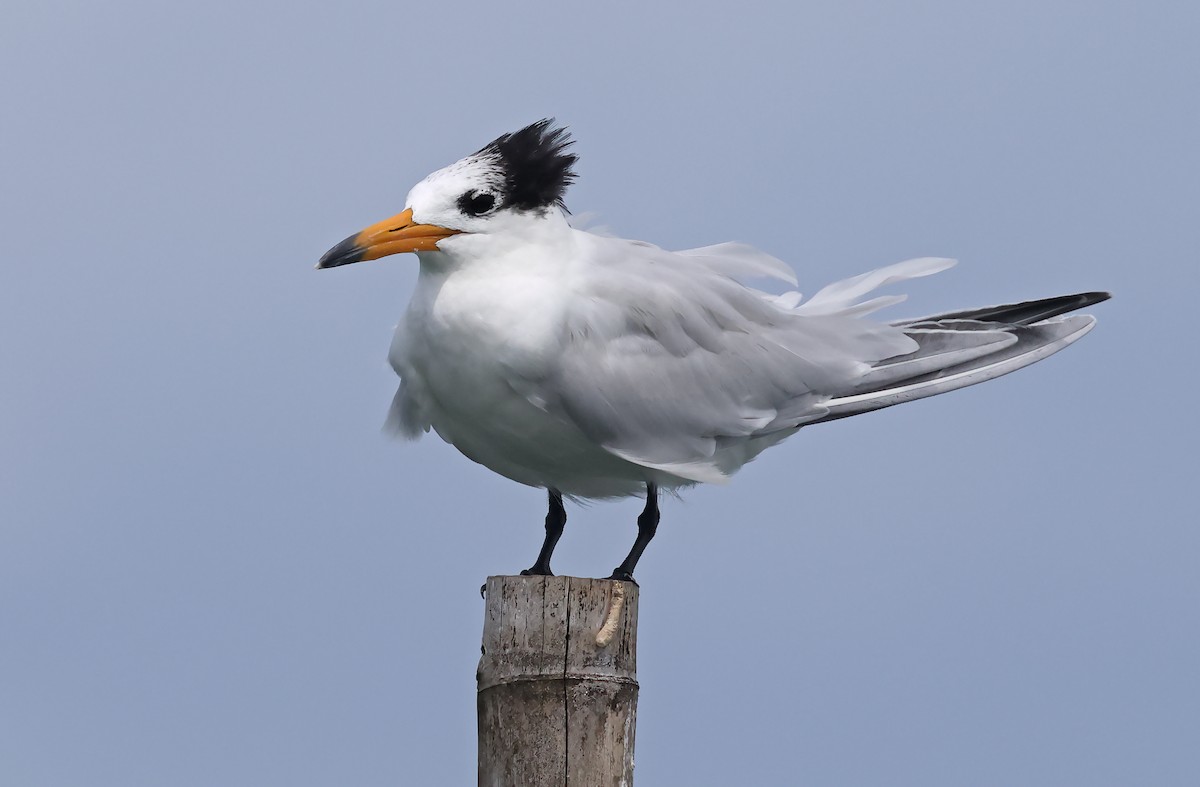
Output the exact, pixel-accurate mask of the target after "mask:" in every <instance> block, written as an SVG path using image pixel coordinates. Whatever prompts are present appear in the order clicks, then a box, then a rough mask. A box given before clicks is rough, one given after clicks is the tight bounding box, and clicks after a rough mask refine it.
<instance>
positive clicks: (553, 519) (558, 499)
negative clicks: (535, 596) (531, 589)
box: [521, 489, 567, 577]
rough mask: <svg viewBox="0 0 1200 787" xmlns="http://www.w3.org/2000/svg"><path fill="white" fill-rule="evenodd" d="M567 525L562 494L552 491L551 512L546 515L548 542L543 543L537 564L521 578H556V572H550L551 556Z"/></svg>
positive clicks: (525, 571)
mask: <svg viewBox="0 0 1200 787" xmlns="http://www.w3.org/2000/svg"><path fill="white" fill-rule="evenodd" d="M566 524H567V509H565V508H563V503H562V494H561V493H560V492H559V491H558V490H557V489H551V490H550V511H549V512H547V514H546V540H545V541H544V542H542V551H541V552H538V556H537V562H536V563H534V564H533V567H532V568H527V569H525V570H524V571H522V572H521V576H524V577H528V576H544V577H552V576H554V572H553V571H551V570H550V556H551V555H553V554H554V547H555V545H556V544H558V539H560V538H561V537H562V533H563V526H564V525H566Z"/></svg>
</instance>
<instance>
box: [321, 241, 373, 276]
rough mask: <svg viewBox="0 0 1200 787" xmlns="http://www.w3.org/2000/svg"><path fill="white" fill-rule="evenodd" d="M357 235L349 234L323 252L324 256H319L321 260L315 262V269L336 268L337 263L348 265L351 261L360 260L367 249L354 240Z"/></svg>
mask: <svg viewBox="0 0 1200 787" xmlns="http://www.w3.org/2000/svg"><path fill="white" fill-rule="evenodd" d="M357 237H358V236H357V235H351V236H350V237H349V238H346V239H345V240H344V241H342V242H341V243H339V244H338V245H336V246H334V247H333V248H332V249H330V250H329V251H327V252H325V256H323V257H321V261H320V262H318V263H317V269H318V270H320V269H322V268H336V267H337V266H339V265H349V264H350V263H352V262H360V261H361V260H362V258H363V255H364V254H366V252H367V250H366V249H365V248H363V247H362V246H359V245H358V244H357V243H355V242H354V240H355V238H357Z"/></svg>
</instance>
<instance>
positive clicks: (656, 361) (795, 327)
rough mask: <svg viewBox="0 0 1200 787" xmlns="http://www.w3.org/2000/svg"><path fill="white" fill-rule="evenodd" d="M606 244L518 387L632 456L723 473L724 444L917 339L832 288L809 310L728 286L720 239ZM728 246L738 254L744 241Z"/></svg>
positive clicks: (805, 416)
mask: <svg viewBox="0 0 1200 787" xmlns="http://www.w3.org/2000/svg"><path fill="white" fill-rule="evenodd" d="M607 242H608V243H609V244H610V249H609V253H608V254H607V255H606V256H604V257H603V264H600V265H597V266H596V267H595V269H594V271H592V272H590V273H589V275H588V276H587V277H586V278H585V279H584V280H583V281H582V282H581V284H580V287H579V290H578V292H579V294H580V295H581V296H583V297H580V298H577V299H575V301H574V303H575V306H574V310H573V313H572V314H571V315H570V317H569V320H568V323H567V329H566V335H565V336H564V337H563V346H562V352H561V354H560V358H559V361H558V363H557V364H555V365H554V367H553V369H552V370H551V371H550V373H549V374H547V375H546V376H545V377H544V378H542V379H539V380H537V381H530V383H531V384H530V385H529V387H528V388H527V395H528V396H529V398H530V399H531V400H532V401H534V402H535V403H537V404H538V405H539V406H540V407H542V408H544V409H545V410H547V411H548V412H551V413H554V414H555V415H557V416H559V417H561V418H564V419H566V420H568V421H570V422H571V423H572V424H574V425H575V426H577V427H578V428H579V429H580V430H581V431H582V432H583V433H584V434H586V435H587V436H588V437H589V438H590V439H591V440H593V441H595V442H596V443H598V444H600V445H602V446H603V447H604V448H605V449H607V450H608V451H610V452H612V453H614V454H616V455H618V456H621V457H622V458H625V459H628V460H630V461H633V462H636V463H638V464H641V465H644V466H647V467H653V468H656V469H662V470H666V471H669V472H671V473H674V474H676V475H679V476H681V477H683V478H689V479H692V480H698V481H713V480H720V479H721V478H723V477H724V476H725V474H726V473H727V472H729V471H731V470H733V469H736V467H730V466H729V462H727V461H722V457H721V456H720V454H721V452H722V451H723V450H724V449H727V448H729V447H730V446H737V445H738V444H739V443H746V442H747V441H753V440H755V439H757V438H759V437H761V436H764V435H771V434H773V433H777V432H781V431H784V430H791V429H794V428H796V427H797V426H799V425H801V424H804V423H807V422H810V421H813V420H816V419H820V418H822V417H824V416H826V415H828V409H827V408H826V407H825V405H824V404H823V402H824V401H826V400H828V399H829V398H831V397H834V396H837V395H838V394H842V393H846V392H849V391H852V390H854V389H855V385H856V383H857V381H859V380H861V379H862V378H863V377H864V376H866V375H869V374H870V373H871V369H872V367H873V365H875V364H877V363H879V362H881V361H883V360H884V359H888V358H895V357H897V356H901V355H906V354H911V353H913V352H914V351H916V350H918V349H919V343H918V341H916V340H914V339H913V338H911V337H910V336H908V335H907V334H906V332H905V331H904V330H903V329H901V328H896V327H892V326H888V325H882V324H878V323H873V322H869V321H867V320H862V319H858V318H856V317H852V316H845V315H843V314H840V313H838V310H837V309H835V308H832V307H831V306H830V303H831V301H830V299H829V298H826V299H825V300H826V307H827V308H825V309H824V310H823V312H822V313H819V314H807V315H806V314H802V313H800V310H798V309H793V308H789V303H790V302H791V301H792V300H795V299H790V298H788V297H783V298H779V297H776V296H771V295H767V294H765V293H762V292H759V291H757V290H754V289H751V288H748V287H746V286H744V285H742V284H740V283H738V282H737V281H735V280H734V279H733V278H731V277H730V275H728V273H729V272H730V271H731V269H735V268H736V267H737V266H734V265H732V264H731V263H730V261H729V260H728V259H727V258H726V257H725V256H723V255H722V254H721V252H722V251H724V250H725V249H723V248H722V247H713V248H710V249H706V250H696V251H694V252H687V253H671V252H665V251H662V250H660V249H657V248H655V247H650V246H645V245H643V244H631V243H628V242H626V241H619V240H617V239H612V240H608V241H607ZM617 244H620V245H619V246H618V245H617ZM731 248H734V249H735V250H736V252H737V254H738V255H739V259H741V260H742V262H744V261H745V260H744V258H743V255H744V253H745V249H744V247H731ZM946 266H947V264H946V261H938V262H937V263H936V264H926V265H924V266H916V267H915V268H914V270H913V271H910V272H909V275H902V276H900V278H909V277H911V276H912V275H924V274H925V273H928V272H932V270H930V269H931V268H934V267H936V268H937V269H941V268H944V267H946ZM743 267H744V266H743ZM916 269H920V271H919V272H916ZM888 278H889V277H888V276H886V275H885V276H883V277H882V278H880V279H879V282H881V283H882V282H884V281H885V280H887V279H888ZM876 286H877V285H876ZM827 289H828V288H827ZM866 289H868V290H869V289H872V287H867V288H866ZM798 297H799V296H796V299H798ZM856 297H857V296H854V297H850V298H849V301H848V302H850V301H853V302H854V303H853V305H854V306H858V305H859V304H857V300H856ZM814 300H816V299H814ZM753 453H757V451H752V452H750V453H749V454H747V453H746V452H744V451H743V452H741V455H743V456H746V457H748V456H750V455H752V454H753ZM742 461H744V459H743V460H742ZM734 464H740V462H736V463H734Z"/></svg>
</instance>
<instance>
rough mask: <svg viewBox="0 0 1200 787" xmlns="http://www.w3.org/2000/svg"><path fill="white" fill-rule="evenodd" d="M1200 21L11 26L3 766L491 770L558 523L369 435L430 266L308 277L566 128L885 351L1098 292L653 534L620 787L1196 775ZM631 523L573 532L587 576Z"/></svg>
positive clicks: (186, 781)
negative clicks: (409, 213) (492, 658)
mask: <svg viewBox="0 0 1200 787" xmlns="http://www.w3.org/2000/svg"><path fill="white" fill-rule="evenodd" d="M1198 36H1200V5H1197V4H1195V3H1184V2H1179V3H1171V2H1158V3H1132V2H1129V3H1124V2H1122V3H1117V2H1094V1H1093V2H1061V1H1060V2H1044V1H1042V0H1039V1H1038V2H1028V1H1025V0H1017V1H1014V0H1005V1H1004V2H973V3H959V2H912V3H863V2H839V3H808V2H801V3H782V2H780V3H774V4H772V3H756V2H743V3H738V4H735V5H730V4H728V3H688V4H684V3H672V2H664V3H657V4H647V3H624V2H609V3H592V4H589V5H587V6H586V7H577V8H569V7H567V6H566V5H565V4H562V3H524V4H520V5H511V4H496V3H466V4H460V3H448V2H425V3H415V4H412V3H405V4H401V3H396V2H379V3H336V4H335V3H321V4H313V3H307V2H301V3H294V2H287V3H285V2H237V3H232V2H219V1H218V2H207V3H203V4H201V3H193V4H175V3H171V4H164V3H157V2H154V3H152V2H144V3H137V2H121V1H119V0H118V1H117V2H112V3H96V2H56V1H55V0H37V2H34V1H33V0H7V2H5V3H4V4H3V8H0V74H3V76H2V77H0V108H2V118H3V119H2V120H0V138H2V144H0V231H2V232H3V239H4V240H3V251H2V252H0V254H2V258H3V264H2V267H0V337H2V338H0V369H3V372H2V374H0V784H2V785H14V786H15V785H20V786H21V787H107V786H110V785H111V787H142V786H145V787H161V785H171V786H172V787H212V785H221V786H222V787H260V786H261V785H289V787H307V786H308V785H313V786H314V787H315V786H317V785H322V786H327V785H380V786H382V785H462V784H471V783H474V779H475V702H474V691H475V686H474V669H475V665H476V661H477V659H478V655H479V638H480V632H481V627H482V615H483V603H482V601H481V600H480V598H479V593H478V588H479V585H480V583H481V582H482V581H483V579H484V578H485V577H486V576H487V575H489V574H502V573H513V572H515V571H516V570H518V569H521V568H523V567H525V566H527V565H529V564H530V563H531V562H532V560H533V557H534V555H535V554H536V552H537V548H538V546H539V544H540V539H541V537H542V517H543V516H544V513H545V509H544V505H545V504H544V498H543V493H542V492H541V491H539V490H535V489H529V488H525V487H520V486H517V485H515V484H513V483H511V482H509V481H506V480H504V479H502V478H500V477H498V476H494V475H492V474H490V473H489V472H488V471H486V470H484V469H483V468H481V467H478V466H476V465H474V464H472V463H471V462H469V461H467V460H466V459H464V458H462V457H461V456H459V455H457V453H456V452H455V451H454V450H453V449H451V448H449V447H448V446H446V445H444V444H442V443H441V442H440V441H439V440H438V439H437V438H436V437H431V438H426V439H425V440H424V441H422V442H421V443H419V444H415V445H407V444H400V443H394V442H391V441H389V440H388V439H386V438H385V437H384V436H383V435H382V433H381V431H380V427H381V425H382V422H383V418H384V415H385V413H386V409H387V406H388V403H389V402H390V400H391V397H392V394H393V391H394V389H395V382H396V381H395V379H394V376H393V374H392V372H391V371H390V370H389V369H388V367H387V365H386V360H385V358H386V353H387V348H388V344H389V341H390V338H391V331H392V327H393V325H394V324H395V323H396V321H397V319H398V317H399V315H400V314H401V313H402V310H403V308H404V305H405V303H406V302H407V299H408V297H409V294H410V292H411V290H412V287H413V283H414V280H415V275H416V260H415V258H414V257H411V256H401V257H390V258H387V259H385V260H383V261H380V262H378V263H371V264H362V265H355V266H351V267H347V268H341V269H337V270H332V271H315V270H314V269H313V265H314V263H315V262H316V260H317V258H318V257H319V256H320V255H321V254H322V253H323V252H324V251H325V250H326V249H327V248H328V247H330V246H331V245H333V244H334V243H336V242H337V241H339V240H341V239H342V238H343V237H345V236H346V235H348V234H350V233H352V232H356V231H358V230H359V229H361V228H362V227H365V226H366V225H368V224H370V223H372V222H374V221H377V220H379V219H381V218H384V217H386V216H390V215H392V214H394V213H396V212H398V211H399V210H400V209H401V208H403V207H404V205H403V200H404V196H405V194H406V193H407V191H408V189H409V187H410V186H411V185H412V184H413V183H415V182H416V181H418V180H419V179H421V178H422V177H424V176H425V175H426V174H427V173H428V172H430V171H432V170H433V169H436V168H438V167H441V166H443V165H445V164H448V163H450V162H451V161H454V160H456V159H458V158H459V157H461V156H463V155H465V154H467V153H470V152H472V151H474V150H476V149H477V148H479V147H480V146H481V145H483V144H484V143H486V142H487V141H489V140H491V139H492V138H494V137H495V136H497V135H498V134H500V133H503V132H505V131H510V130H513V129H516V128H519V127H520V126H523V125H525V124H527V123H529V122H531V121H533V120H537V119H539V118H541V117H545V116H555V117H557V118H559V119H560V120H561V121H562V122H564V123H567V124H569V125H570V127H571V128H572V130H573V132H574V133H575V135H576V137H577V139H578V146H577V152H578V154H579V155H580V157H581V160H580V163H579V171H580V178H579V182H578V184H577V185H576V186H575V187H574V189H573V190H572V192H571V193H570V194H569V195H568V204H569V205H570V206H571V207H572V208H573V209H574V210H575V211H576V213H582V212H591V211H594V212H596V213H597V214H598V215H599V219H600V220H601V221H602V222H603V223H604V224H605V225H607V226H609V227H611V228H612V230H613V231H615V232H617V233H618V234H621V235H624V236H627V237H634V238H640V239H644V240H647V241H651V242H653V243H656V244H659V245H662V246H665V247H668V248H683V247H691V246H698V245H704V244H709V243H715V242H718V241H723V240H741V241H747V242H752V243H754V244H756V245H758V246H760V247H761V248H764V249H766V250H767V251H769V252H771V253H773V254H775V255H777V256H779V257H781V258H783V259H785V260H787V261H789V262H790V263H791V264H792V265H793V266H795V268H796V269H797V271H798V273H799V277H800V280H801V289H802V290H803V291H805V292H808V293H812V292H815V291H816V290H817V289H818V288H819V287H820V286H821V285H823V284H825V283H827V282H829V281H831V280H834V279H837V278H843V277H845V276H849V275H853V274H856V273H859V272H861V271H864V270H867V269H870V268H874V267H878V266H881V265H884V264H888V263H891V262H895V261H899V260H902V259H906V258H909V257H915V256H923V255H938V256H952V257H956V258H958V259H959V260H961V264H960V265H959V267H957V268H955V269H953V270H952V271H949V272H946V273H943V274H940V275H938V276H936V277H933V278H931V279H924V280H921V281H918V282H913V283H911V284H909V285H908V291H909V292H910V294H911V296H912V297H911V299H910V301H909V303H907V304H904V305H902V306H900V307H895V308H893V309H892V310H890V311H889V312H888V315H889V316H890V317H892V318H896V317H902V316H913V315H917V314H921V313H927V312H929V311H933V310H939V309H951V308H965V307H970V306H980V305H986V304H991V303H998V302H1002V301H1006V300H1014V299H1023V298H1029V297H1038V296H1048V295H1055V294H1060V293H1064V292H1073V291H1078V290H1090V289H1110V290H1112V291H1114V292H1115V294H1116V297H1115V299H1114V300H1113V301H1111V302H1109V303H1106V304H1103V305H1101V306H1099V307H1096V308H1095V309H1094V313H1095V314H1096V315H1097V316H1098V317H1099V319H1100V323H1099V325H1098V326H1097V328H1096V330H1095V331H1093V332H1092V333H1091V334H1090V335H1089V336H1088V337H1086V339H1084V340H1083V341H1082V342H1080V343H1079V344H1077V345H1075V346H1073V347H1071V348H1070V349H1069V350H1067V351H1066V352H1064V353H1062V354H1060V355H1056V356H1055V357H1053V358H1052V359H1050V360H1048V361H1046V362H1045V363H1041V364H1038V365H1036V366H1035V367H1033V368H1030V369H1026V370H1023V371H1021V372H1018V373H1016V374H1014V375H1012V376H1009V377H1005V378H1003V379H1001V380H998V381H994V382H991V383H988V384H987V385H984V386H979V387H974V388H970V389H968V390H965V391H961V392H957V393H953V394H949V395H947V396H942V397H936V398H933V399H928V400H925V401H922V402H917V403H914V404H910V405H906V406H904V407H901V408H894V409H891V410H886V411H883V412H879V413H874V414H870V415H866V416H863V417H861V418H854V419H850V420H846V421H839V422H836V423H833V424H830V425H827V426H818V427H814V428H812V429H811V430H806V431H804V432H801V433H800V434H799V435H797V436H796V437H794V438H792V439H791V440H789V441H788V442H787V443H785V444H783V445H782V446H780V447H777V448H774V449H772V450H771V451H769V452H767V453H766V454H765V455H763V456H762V457H761V458H760V459H759V460H757V461H756V462H755V463H754V464H752V465H751V466H749V467H747V468H746V469H745V470H744V471H743V472H742V473H741V474H740V475H739V476H737V477H736V479H735V480H734V482H733V483H731V484H729V485H727V486H723V487H719V488H715V487H714V488H703V489H697V490H695V491H692V492H690V493H688V494H687V495H685V497H684V499H683V501H667V502H666V503H665V505H664V511H663V524H662V526H661V527H660V529H659V535H658V537H657V538H656V540H655V541H654V543H653V544H652V545H651V546H650V548H649V550H648V551H647V553H646V556H645V558H644V559H643V561H642V562H641V564H640V565H639V567H638V577H639V579H640V581H641V585H642V594H641V632H640V643H639V644H640V650H639V667H640V670H639V678H640V681H641V685H642V691H641V699H640V707H639V713H638V736H637V783H638V784H639V785H640V786H641V787H649V786H651V785H659V786H660V787H678V786H679V785H687V786H688V787H708V786H710V785H711V786H713V787H718V786H721V785H735V784H737V785H791V784H799V783H803V784H814V785H882V784H886V785H922V786H928V785H1014V784H1021V785H1065V784H1081V785H1082V784H1086V785H1091V786H1093V787H1095V786H1097V785H1133V784H1138V785H1150V784H1153V785H1160V786H1162V785H1195V784H1197V783H1198V782H1200V667H1198V665H1200V622H1198V621H1200V618H1198V616H1197V609H1198V603H1200V571H1198V570H1197V566H1198V562H1200V533H1198V529H1197V525H1196V519H1197V517H1196V514H1195V504H1194V497H1193V492H1194V485H1195V483H1196V473H1197V462H1196V459H1195V457H1194V452H1193V445H1194V443H1195V441H1196V437H1197V431H1198V429H1197V419H1196V415H1195V412H1196V408H1195V406H1194V402H1193V399H1194V397H1195V391H1196V390H1197V385H1196V383H1197V379H1196V372H1195V364H1196V361H1197V350H1196V342H1195V329H1194V327H1193V323H1194V318H1193V316H1192V314H1193V312H1194V305H1193V304H1194V300H1195V293H1196V290H1197V287H1198V286H1200V274H1198V273H1197V270H1198V267H1200V259H1198V255H1197V249H1198V248H1200V237H1198V236H1200V220H1198V219H1200V215H1198V212H1197V209H1198V206H1200V146H1198V145H1197V139H1200V98H1198V97H1200V49H1198V48H1197V45H1196V41H1197V38H1198ZM638 510H639V504H638V503H637V502H635V501H626V502H624V503H611V504H597V505H593V506H591V507H588V508H580V507H577V506H571V507H570V509H569V515H570V521H569V522H568V524H567V531H566V535H565V536H564V538H563V541H562V543H561V545H560V546H559V549H558V553H557V554H556V556H555V564H554V565H555V569H556V570H557V571H558V572H559V573H569V574H576V575H582V576H605V575H607V573H608V572H609V571H610V570H611V569H612V567H613V566H614V565H616V564H617V563H618V562H619V561H620V559H621V558H622V557H623V556H624V554H625V552H626V550H627V549H628V547H629V544H630V543H631V542H632V539H633V536H634V531H635V526H634V518H635V516H636V514H637V511H638Z"/></svg>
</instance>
